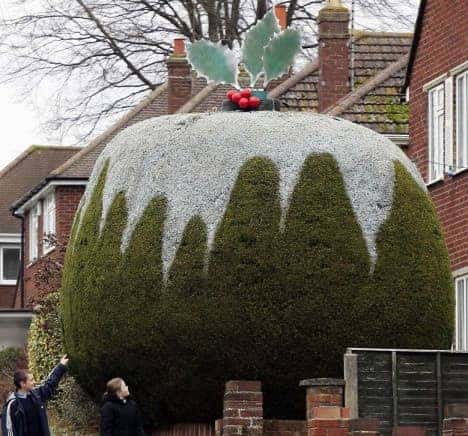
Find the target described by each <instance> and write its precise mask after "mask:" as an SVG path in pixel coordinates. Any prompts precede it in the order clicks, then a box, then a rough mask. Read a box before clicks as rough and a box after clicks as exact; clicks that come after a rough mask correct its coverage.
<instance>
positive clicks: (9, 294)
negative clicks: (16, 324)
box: [0, 285, 16, 309]
mask: <svg viewBox="0 0 468 436" xmlns="http://www.w3.org/2000/svg"><path fill="white" fill-rule="evenodd" d="M15 290H16V286H5V285H3V286H0V309H9V308H11V307H12V306H13V299H14V298H15Z"/></svg>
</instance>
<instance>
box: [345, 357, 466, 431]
mask: <svg viewBox="0 0 468 436" xmlns="http://www.w3.org/2000/svg"><path fill="white" fill-rule="evenodd" d="M345 379H346V392H345V398H346V405H347V406H349V407H350V408H351V414H352V415H354V417H356V418H357V417H360V418H377V419H379V420H380V421H381V423H382V424H381V433H382V434H391V429H392V427H394V426H412V425H414V426H416V425H417V426H424V427H425V428H426V429H427V431H428V434H431V435H440V434H442V421H443V417H444V408H445V406H446V405H448V404H452V403H468V353H461V352H451V351H447V350H442V351H435V350H391V349H388V350H380V349H359V348H350V349H348V350H347V352H346V355H345Z"/></svg>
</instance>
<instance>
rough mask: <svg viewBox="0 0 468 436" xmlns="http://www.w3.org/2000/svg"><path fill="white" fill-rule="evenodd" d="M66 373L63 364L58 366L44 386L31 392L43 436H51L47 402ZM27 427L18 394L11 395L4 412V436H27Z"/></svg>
mask: <svg viewBox="0 0 468 436" xmlns="http://www.w3.org/2000/svg"><path fill="white" fill-rule="evenodd" d="M66 371H67V368H66V366H64V365H62V364H59V365H57V366H56V367H55V368H54V369H53V370H52V372H51V373H50V374H49V376H48V377H47V380H46V381H45V382H44V384H42V385H41V386H39V387H37V388H35V389H34V390H32V391H31V396H32V400H33V403H34V406H35V407H37V410H38V411H39V417H40V421H41V427H42V434H43V435H44V436H50V432H49V423H48V421H47V413H46V408H45V402H46V401H48V400H49V399H50V398H51V397H52V395H53V394H54V392H55V389H56V388H57V386H58V384H59V382H60V379H61V378H62V377H63V375H64V374H65V372H66ZM25 427H26V421H25V415H24V410H23V408H22V406H21V402H20V401H18V398H17V394H16V393H14V394H11V395H10V397H9V398H8V400H7V402H6V403H5V406H4V407H3V411H2V434H3V436H27V433H26V428H25Z"/></svg>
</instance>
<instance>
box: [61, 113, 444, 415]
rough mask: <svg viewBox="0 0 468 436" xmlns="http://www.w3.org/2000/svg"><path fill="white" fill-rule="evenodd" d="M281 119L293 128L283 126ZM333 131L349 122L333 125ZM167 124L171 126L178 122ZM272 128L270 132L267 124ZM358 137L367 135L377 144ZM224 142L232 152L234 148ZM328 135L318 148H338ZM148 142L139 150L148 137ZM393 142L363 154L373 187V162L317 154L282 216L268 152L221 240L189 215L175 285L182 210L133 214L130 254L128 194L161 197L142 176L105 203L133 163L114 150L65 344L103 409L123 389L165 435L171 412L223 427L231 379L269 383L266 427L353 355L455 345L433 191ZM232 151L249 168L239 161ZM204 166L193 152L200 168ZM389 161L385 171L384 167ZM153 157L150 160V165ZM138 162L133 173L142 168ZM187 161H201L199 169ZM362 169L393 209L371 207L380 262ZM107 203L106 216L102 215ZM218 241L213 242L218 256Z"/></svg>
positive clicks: (79, 237)
mask: <svg viewBox="0 0 468 436" xmlns="http://www.w3.org/2000/svg"><path fill="white" fill-rule="evenodd" d="M216 116H217V115H216ZM210 117H212V118H215V115H210ZM240 117H241V116H240V115H239V118H240ZM262 117H263V118H265V119H266V118H268V117H267V115H262V116H260V115H258V116H257V115H253V116H252V117H249V118H247V117H244V118H242V120H243V121H245V120H247V119H248V120H251V119H252V120H254V121H255V120H260V121H259V122H261V119H263V118H262ZM233 119H234V118H233ZM272 119H273V116H272ZM285 119H286V118H285ZM310 119H311V120H312V117H311V118H310ZM171 120H175V121H171ZM177 120H178V118H174V119H173V118H167V119H165V120H163V121H160V123H162V124H164V123H166V122H167V123H168V124H170V123H171V122H174V123H176V121H177ZM190 120H191V122H193V124H196V121H195V119H192V118H190ZM275 120H277V122H278V123H284V121H283V118H281V117H280V115H278V116H275ZM287 120H289V121H290V122H292V121H294V120H292V117H291V118H287ZM291 120H292V121H291ZM308 120H309V118H308V119H307V121H308ZM320 120H322V118H320ZM245 122H247V121H245ZM249 122H250V121H249ZM154 123H156V122H154ZM184 123H185V124H184ZM324 123H336V124H338V122H335V121H328V119H327V120H326V121H324ZM189 124H190V123H188V121H187V119H183V120H182V121H181V122H180V124H177V123H176V124H174V126H173V127H174V130H175V131H176V132H177V133H176V134H175V135H176V136H174V138H176V139H175V141H176V142H175V143H176V145H177V146H179V145H180V147H184V146H185V145H186V144H185V143H180V144H179V142H180V141H181V139H180V137H179V136H177V135H183V134H186V135H187V136H182V138H183V139H184V140H187V141H188V139H187V138H188V134H187V133H183V132H186V131H187V130H189V129H190V128H191V125H189ZM327 125H328V124H327ZM304 126H305V124H304ZM163 127H164V129H166V130H167V131H169V130H171V129H170V127H171V126H170V125H169V127H167V126H165V125H164V126H163ZM205 127H206V125H205ZM250 127H251V126H250ZM266 127H271V125H270V124H267V125H266V126H265V125H262V128H263V129H264V128H266ZM280 127H281V126H280ZM280 127H278V129H280ZM339 127H340V129H342V130H340V132H339V133H337V132H336V131H333V132H332V133H334V134H335V135H336V136H337V137H338V138H339V139H340V140H341V139H343V138H344V139H343V141H344V142H345V144H347V145H349V144H348V143H346V141H347V140H348V139H347V135H349V133H348V134H346V133H345V130H346V129H354V128H355V127H349V126H348V125H347V124H346V123H344V122H343V123H341V124H340V125H339ZM210 128H212V127H211V126H210ZM273 128H276V126H273V127H272V129H273ZM288 128H290V126H289V125H288ZM305 128H306V127H304V129H305ZM164 129H163V128H161V130H160V131H159V130H155V131H156V132H157V133H158V135H160V136H158V137H157V140H156V139H154V138H150V139H151V141H152V140H153V139H154V141H155V142H154V143H155V144H157V147H156V146H155V147H154V149H159V147H160V146H161V147H162V145H161V144H162V143H163V139H162V136H163V135H164V134H165V133H164V132H166V130H164ZM227 129H228V127H227V126H226V127H225V130H227ZM213 131H214V128H213ZM278 131H280V132H282V130H278ZM289 131H290V130H288V132H289ZM132 132H133V131H131V132H130V133H127V134H125V133H124V134H123V135H124V136H123V138H124V139H125V141H123V142H122V143H125V145H127V141H130V139H131V135H132V134H133V133H132ZM181 132H182V133H181ZM200 132H202V133H203V132H204V130H203V129H200ZM263 132H264V130H263ZM291 132H292V131H291ZM352 132H355V131H354V130H352ZM360 132H361V133H360V134H362V137H361V138H358V139H359V140H361V139H362V141H363V142H365V141H366V140H367V138H365V137H364V136H365V135H364V134H363V132H362V131H360ZM364 132H365V133H366V135H367V134H368V132H367V130H365V131H364ZM197 133H199V132H198V131H195V134H197ZM283 133H284V132H283ZM322 133H324V132H322ZM292 134H293V133H292ZM308 134H309V135H310V136H307V138H309V139H310V141H311V142H313V141H317V140H316V137H315V136H313V134H314V132H312V133H310V131H309V133H308ZM353 134H354V133H353ZM125 135H127V136H125ZM223 135H224V136H223V139H222V141H225V142H228V141H231V140H232V137H231V136H228V135H227V134H226V133H225V132H223ZM369 135H374V134H371V133H369ZM375 136H376V135H375ZM318 137H319V138H320V141H322V140H325V139H324V138H325V137H326V136H325V135H322V136H320V135H318ZM137 138H139V139H138V141H140V140H141V144H140V143H138V146H139V147H140V146H141V147H143V146H144V141H145V140H144V138H141V136H137ZM236 138H237V137H236ZM202 139H203V140H205V139H206V140H207V141H208V140H211V139H210V137H209V138H208V139H207V138H205V137H203V138H202ZM244 139H245V138H243V140H244ZM309 139H308V140H309ZM236 140H237V141H238V142H237V143H235V144H237V145H238V146H239V148H241V146H242V144H241V143H240V140H238V139H236ZM245 140H246V141H247V139H245ZM256 140H257V141H260V139H258V138H257V139H256ZM177 141H179V142H177ZM285 141H286V139H285ZM353 141H354V143H356V144H357V139H356V138H354V137H353ZM376 141H377V139H376ZM235 144H234V145H235ZM255 144H256V143H255ZM255 144H254V145H255ZM334 144H335V145H334V146H336V147H337V148H338V147H339V144H338V143H337V141H335V142H334ZM337 144H338V145H337ZM381 145H382V144H378V145H376V144H374V143H372V144H371V145H369V149H366V152H369V153H370V155H369V156H372V158H371V157H369V156H365V157H366V159H368V160H369V162H372V165H374V164H375V168H377V170H375V168H374V170H375V174H376V176H375V177H377V178H378V177H382V179H378V180H377V182H378V183H376V184H373V182H374V181H373V180H371V179H370V178H369V171H370V170H371V169H372V168H371V169H369V168H368V167H367V166H365V167H364V169H365V170H366V171H367V172H366V171H363V169H362V168H361V167H359V165H360V164H361V163H360V161H359V159H358V158H360V156H355V155H353V153H356V151H353V150H351V149H349V150H348V149H346V153H348V154H350V155H352V156H354V160H353V159H351V160H349V161H345V162H344V163H343V161H341V162H338V161H337V160H336V157H335V156H334V155H332V154H329V153H325V152H320V153H319V152H314V153H312V152H310V153H308V154H307V155H306V156H307V157H305V160H304V161H303V165H302V167H301V168H300V169H299V170H298V173H297V174H296V175H295V177H294V189H293V190H292V193H291V195H290V197H289V202H288V207H287V213H286V214H285V216H284V217H282V208H281V197H280V192H281V190H280V188H284V185H283V183H284V180H282V177H283V175H281V177H280V170H281V168H280V166H279V165H278V164H277V161H275V160H273V158H271V159H270V158H269V157H268V152H265V153H263V154H262V153H256V154H253V153H250V154H249V155H248V156H251V157H249V158H247V159H246V160H245V161H244V162H243V163H242V165H241V167H240V170H239V171H238V173H237V174H236V175H235V176H236V179H235V183H234V185H233V186H232V189H231V185H229V186H230V189H229V193H230V194H229V201H228V203H227V206H226V207H225V208H224V209H223V210H224V213H223V215H222V217H221V220H220V222H219V224H218V226H217V227H216V231H215V233H214V235H212V234H211V233H210V231H209V226H208V224H209V218H210V217H207V215H206V214H205V215H203V213H202V212H206V211H204V210H201V211H200V214H197V213H195V214H194V216H190V217H189V219H187V225H186V226H185V229H184V231H183V236H182V240H181V243H180V245H179V246H178V249H177V252H176V255H175V258H174V260H173V262H172V264H171V265H170V268H169V270H168V271H167V275H164V272H166V271H165V270H164V265H165V264H164V262H163V248H164V242H167V239H166V237H167V232H168V229H173V227H171V226H170V224H173V222H174V220H176V219H177V218H178V216H177V212H178V211H177V210H174V209H171V207H172V208H174V202H171V198H163V197H161V196H159V194H157V195H155V197H154V198H152V200H151V201H150V202H149V203H145V204H144V207H142V205H141V204H139V205H137V206H138V207H141V210H142V211H143V210H144V213H143V214H142V215H141V217H140V218H139V221H138V223H137V224H136V227H135V229H134V231H133V232H132V234H131V237H130V242H129V244H128V246H126V248H125V250H124V251H122V250H121V242H122V235H123V232H124V229H125V228H126V226H127V223H128V220H129V217H131V212H132V210H129V209H128V203H127V200H128V199H129V197H128V195H129V193H130V192H131V193H133V195H135V196H136V198H141V197H140V194H141V195H143V194H146V193H147V192H149V187H148V186H146V185H144V184H139V182H137V181H136V178H135V177H134V176H132V177H134V178H133V179H132V180H127V179H124V180H123V181H122V180H119V183H120V182H124V183H120V184H119V185H118V186H124V185H125V183H126V184H129V185H131V188H132V189H131V190H129V191H128V192H126V193H124V192H118V190H115V189H114V188H115V185H112V184H111V185H110V186H111V188H112V189H114V192H115V195H114V194H113V195H112V196H110V193H112V192H113V191H112V189H111V188H109V189H108V190H106V191H104V188H105V187H106V186H109V185H106V184H107V183H110V182H109V179H108V177H109V174H111V172H112V171H114V173H113V174H114V176H113V177H114V179H112V180H113V181H114V182H115V172H116V169H115V168H119V169H120V170H122V168H123V167H124V166H126V165H127V162H126V161H125V162H124V161H123V157H122V156H127V155H126V154H125V153H124V151H122V150H119V149H117V150H116V149H115V148H113V147H110V148H109V150H110V151H112V152H113V153H115V155H114V156H117V157H115V158H114V165H115V167H114V169H113V170H112V165H111V164H112V159H113V157H112V156H113V155H110V157H109V159H111V161H110V163H109V162H108V163H107V164H105V165H104V161H103V162H102V163H103V165H102V166H98V168H100V169H102V171H101V172H100V173H96V174H94V176H93V177H95V178H93V183H92V184H90V187H89V188H88V192H87V195H88V197H86V198H89V202H88V203H84V205H85V208H83V210H82V212H81V215H80V221H78V220H77V221H76V223H75V226H74V227H75V228H74V232H73V235H72V239H71V243H70V245H69V247H68V250H67V254H66V260H65V268H64V276H63V282H62V287H63V293H62V311H63V312H62V313H63V323H64V331H65V344H66V349H67V351H68V352H69V353H70V355H71V357H72V362H73V366H72V371H73V373H74V375H75V376H76V379H77V380H78V382H79V384H80V385H81V386H83V387H84V388H85V390H86V391H87V392H89V393H90V394H91V395H92V396H93V397H94V398H95V399H97V398H99V396H100V395H101V393H102V390H103V388H104V385H105V382H106V380H107V379H109V378H111V377H115V376H122V377H124V378H125V379H126V381H127V382H128V383H129V385H130V388H131V391H132V392H133V393H134V394H135V396H136V399H137V401H138V402H139V404H140V405H141V406H142V408H143V410H144V413H145V416H146V417H147V418H148V419H149V420H150V421H152V422H153V423H155V422H158V421H159V420H160V419H161V416H160V414H161V413H162V412H164V414H165V417H166V419H168V420H170V421H172V422H188V421H211V420H213V418H217V417H219V416H220V415H221V413H222V398H223V388H224V383H225V382H226V381H227V380H230V379H231V380H232V379H250V380H252V379H254V380H262V382H263V386H264V391H265V401H266V403H265V414H266V417H281V418H302V417H303V416H304V401H303V392H302V391H301V390H300V389H299V387H298V382H299V380H301V379H304V378H309V377H321V376H322V377H333V376H341V375H342V359H343V357H342V354H343V352H344V351H345V349H346V347H358V346H369V347H382V346H388V345H392V346H412V347H413V346H414V347H431V348H445V347H448V346H449V345H450V342H451V331H452V327H453V319H452V314H453V298H452V292H453V289H452V283H451V280H450V269H449V263H448V254H447V250H446V248H445V244H444V241H443V237H442V233H441V230H440V226H439V224H438V221H437V217H436V213H435V210H434V208H433V206H432V204H431V202H430V199H429V197H428V195H427V193H426V192H424V191H423V189H422V188H421V186H420V185H418V183H417V181H416V180H415V177H414V176H413V175H411V174H410V173H409V172H408V171H407V169H405V167H404V166H403V165H401V164H400V163H399V161H404V160H405V158H404V157H403V156H402V153H401V152H400V151H399V150H397V151H392V150H390V151H388V153H387V152H386V153H383V154H379V153H380V149H379V148H378V147H380V146H381ZM131 146H132V147H136V146H135V144H131ZM276 146H278V147H279V145H277V144H276ZM286 146H288V143H287V142H286V145H285V147H286ZM382 146H383V145H382ZM385 146H388V147H394V146H393V145H392V144H391V143H388V144H387V142H385ZM213 147H215V146H214V145H213ZM343 147H344V146H343ZM356 147H358V144H357V145H356ZM131 150H133V151H135V152H136V150H138V149H137V148H133V149H132V148H131ZM210 150H215V152H217V150H219V148H213V149H210ZM307 150H308V149H307ZM110 151H109V153H110ZM145 151H146V150H145ZM231 152H232V154H235V155H236V156H237V154H236V153H237V150H236V149H232V151H231ZM109 153H108V156H109ZM148 153H152V149H150V150H149V151H148ZM392 153H393V154H392ZM201 154H202V153H201V151H200V150H195V151H194V156H197V158H198V159H200V155H201ZM260 155H261V156H260ZM377 155H378V156H380V157H379V159H383V160H382V161H380V160H379V161H377V162H374V161H372V159H373V158H374V156H377ZM119 156H120V157H119ZM142 156H144V158H145V159H148V154H145V153H143V154H142ZM252 156H257V157H252ZM382 156H383V157H382ZM389 156H393V157H389ZM157 157H158V159H164V157H161V156H157ZM215 157H216V158H218V157H219V156H218V155H216V156H213V159H214V158H215ZM129 158H130V156H129ZM229 158H230V156H229V155H225V156H223V159H226V160H228V159H229ZM152 159H154V161H158V162H160V161H159V160H157V159H156V157H155V156H152ZM385 159H386V160H385ZM220 161H223V162H224V160H222V159H220ZM350 162H351V164H350ZM356 162H359V164H356ZM366 162H368V161H367V160H366ZM163 163H164V162H163ZM197 163H198V161H197ZM140 164H141V162H136V163H135V162H132V165H135V166H136V167H138V168H140V167H139V165H140ZM180 164H181V165H187V166H188V167H190V166H191V165H192V164H193V165H194V163H193V162H191V161H190V160H188V161H186V162H183V163H182V162H181V163H180ZM343 165H344V166H343ZM346 165H348V166H346ZM366 165H367V164H366ZM372 165H371V166H372ZM393 165H395V167H394V171H392V168H393ZM357 167H358V168H357ZM184 168H185V167H184ZM197 168H198V167H197ZM382 168H384V169H382ZM406 168H409V164H408V165H407V166H406ZM164 169H165V170H167V168H166V167H164ZM170 169H171V170H174V171H175V169H174V168H170ZM221 169H222V168H221ZM282 169H283V170H284V167H282ZM387 169H388V171H389V172H390V173H391V176H392V177H391V178H388V179H385V178H383V176H382V174H381V173H382V172H385V171H386V170H387ZM384 170H385V171H384ZM356 171H358V173H359V174H361V177H362V180H358V181H357V182H356V183H361V184H363V185H364V187H366V186H367V187H368V189H367V191H366V190H365V189H364V190H363V191H364V195H368V196H370V197H371V198H374V197H372V194H373V193H374V192H373V190H374V191H375V189H378V188H376V185H378V187H379V188H381V187H382V185H384V187H383V188H382V189H383V190H384V191H385V192H389V193H390V194H389V195H388V197H385V198H386V201H387V202H388V204H380V203H378V202H377V201H375V202H374V203H373V204H372V206H373V207H374V209H372V208H369V209H372V210H367V209H366V210H367V212H368V213H370V214H371V213H374V214H378V213H380V212H381V210H382V209H385V207H388V209H389V214H388V215H387V219H386V221H385V222H383V224H382V225H380V226H379V231H378V233H377V234H376V237H377V244H376V246H377V254H378V256H377V262H376V263H375V264H374V263H373V260H375V259H374V258H372V257H371V254H372V252H371V250H370V249H369V247H368V243H369V238H368V236H369V228H364V227H365V226H363V227H361V226H362V210H361V212H360V213H361V215H358V214H357V212H356V197H352V196H351V194H350V191H352V190H350V187H349V173H350V172H351V173H353V172H356ZM118 174H119V177H120V176H121V171H119V173H118ZM164 174H166V175H167V174H168V172H165V173H164ZM190 175H191V177H192V176H193V173H190ZM345 175H346V176H347V178H345ZM393 176H394V177H393ZM155 177H156V176H155ZM94 181H95V182H94ZM346 182H347V183H348V185H347V184H346ZM366 184H367V185H366ZM125 189H126V188H125ZM193 189H194V190H196V189H198V186H193ZM352 192H354V193H355V192H356V190H355V191H352ZM392 192H393V199H392V196H391V193H392ZM208 194H210V193H207V195H208ZM358 198H360V197H358ZM103 199H105V202H106V204H110V208H109V209H106V215H105V217H104V218H102V215H103ZM130 200H131V201H134V200H135V198H130ZM178 200H179V199H178ZM184 200H186V201H188V202H189V201H190V199H186V198H185V197H184ZM392 200H393V201H392ZM213 201H214V202H215V201H216V199H215V200H213ZM180 207H183V205H182V206H180ZM182 212H185V211H181V214H182ZM358 216H359V217H360V218H361V221H358V219H357V217H358ZM365 218H366V219H367V218H368V217H365ZM102 220H103V221H102ZM101 224H102V229H101ZM165 227H166V228H165ZM364 231H367V233H365V232H364ZM365 236H366V237H365ZM208 237H210V238H211V237H213V238H212V239H213V241H212V244H211V245H210V250H209V251H208ZM422 253H424V255H422ZM426 254H427V255H426ZM427 257H429V259H428V258H427Z"/></svg>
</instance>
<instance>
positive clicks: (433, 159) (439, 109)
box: [428, 84, 445, 183]
mask: <svg viewBox="0 0 468 436" xmlns="http://www.w3.org/2000/svg"><path fill="white" fill-rule="evenodd" d="M444 109H445V87H444V84H441V85H438V86H436V87H435V88H432V89H431V90H429V117H428V118H429V173H428V182H429V183H430V182H434V181H436V180H440V179H442V178H443V175H444V135H445V130H444V127H445V122H444V121H445V110H444Z"/></svg>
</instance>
